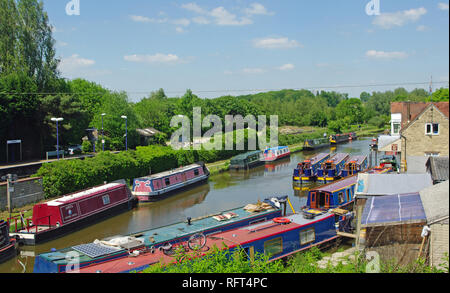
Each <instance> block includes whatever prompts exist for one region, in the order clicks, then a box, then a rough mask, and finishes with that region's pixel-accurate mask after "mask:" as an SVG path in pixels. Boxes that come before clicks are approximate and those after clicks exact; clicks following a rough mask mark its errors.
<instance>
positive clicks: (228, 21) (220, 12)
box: [210, 6, 253, 25]
mask: <svg viewBox="0 0 450 293" xmlns="http://www.w3.org/2000/svg"><path fill="white" fill-rule="evenodd" d="M210 15H211V16H212V17H213V18H214V22H215V23H216V24H217V25H247V24H252V23H253V21H252V20H251V19H250V18H247V17H241V18H240V19H238V18H237V16H236V15H235V14H232V13H230V12H228V10H226V9H225V8H223V7H222V6H220V7H217V8H214V9H213V10H212V11H211V12H210Z"/></svg>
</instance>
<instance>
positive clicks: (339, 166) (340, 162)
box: [317, 153, 349, 183]
mask: <svg viewBox="0 0 450 293" xmlns="http://www.w3.org/2000/svg"><path fill="white" fill-rule="evenodd" d="M348 158H349V155H348V154H346V153H337V154H334V155H333V156H332V157H331V158H330V159H329V160H326V161H325V162H324V163H322V166H321V168H319V169H318V170H317V181H318V182H321V183H327V182H330V181H334V180H336V179H339V178H340V177H341V171H342V170H343V169H344V166H345V162H346V161H347V159H348Z"/></svg>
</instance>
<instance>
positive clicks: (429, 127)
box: [425, 123, 439, 135]
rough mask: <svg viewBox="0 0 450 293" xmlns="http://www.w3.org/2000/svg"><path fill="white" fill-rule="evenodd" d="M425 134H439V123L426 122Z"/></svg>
mask: <svg viewBox="0 0 450 293" xmlns="http://www.w3.org/2000/svg"><path fill="white" fill-rule="evenodd" d="M425 134H426V135H438V134H439V123H426V124H425Z"/></svg>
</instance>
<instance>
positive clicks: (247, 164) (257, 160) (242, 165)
mask: <svg viewBox="0 0 450 293" xmlns="http://www.w3.org/2000/svg"><path fill="white" fill-rule="evenodd" d="M262 164H264V161H263V155H262V151H260V150H258V151H252V152H248V153H245V154H240V155H237V156H235V157H233V158H231V160H230V169H231V170H239V169H250V168H253V167H256V166H259V165H262Z"/></svg>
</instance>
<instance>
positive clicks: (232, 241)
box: [80, 213, 334, 273]
mask: <svg viewBox="0 0 450 293" xmlns="http://www.w3.org/2000/svg"><path fill="white" fill-rule="evenodd" d="M330 217H334V214H331V213H325V214H322V215H319V216H316V217H315V218H314V219H305V218H304V217H303V215H302V214H293V215H289V216H286V217H284V218H287V219H289V220H291V223H289V224H286V225H282V224H278V223H274V222H273V221H271V220H270V221H265V222H263V223H259V224H255V225H250V226H246V227H241V228H237V229H234V230H229V231H225V232H220V233H216V234H214V235H210V236H208V237H207V242H206V245H207V246H208V247H214V246H216V247H218V248H223V247H224V245H225V246H226V247H228V248H233V247H236V246H237V245H243V244H245V243H247V242H252V241H256V240H259V239H264V238H267V239H270V238H269V237H273V236H277V235H280V234H282V233H285V232H288V231H291V230H294V229H298V228H301V227H302V226H307V225H311V224H313V223H314V222H317V221H321V220H324V219H326V218H330ZM175 260H176V259H175V258H174V257H170V256H167V255H165V254H164V253H163V252H162V251H159V250H156V251H155V252H154V253H153V254H146V255H141V256H138V257H135V258H133V261H132V262H130V259H129V258H121V259H118V260H113V261H110V262H107V263H102V264H98V265H93V266H88V267H85V268H81V269H80V273H95V272H102V273H115V272H127V271H133V270H136V269H140V268H143V267H144V266H146V265H149V264H156V263H159V262H162V263H164V264H170V263H174V262H175Z"/></svg>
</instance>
